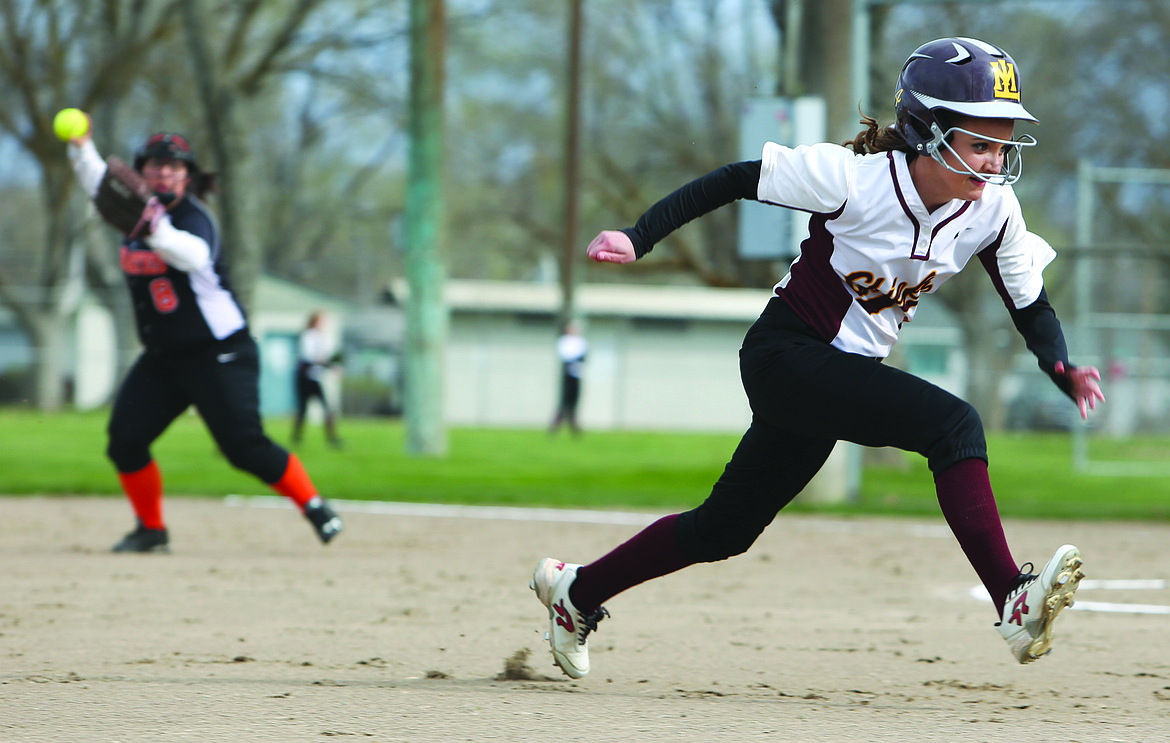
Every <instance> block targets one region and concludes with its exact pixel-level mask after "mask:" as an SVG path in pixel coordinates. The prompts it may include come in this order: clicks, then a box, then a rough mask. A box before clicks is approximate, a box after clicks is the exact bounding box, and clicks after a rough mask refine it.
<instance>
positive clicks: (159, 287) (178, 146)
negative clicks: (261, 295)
mask: <svg viewBox="0 0 1170 743" xmlns="http://www.w3.org/2000/svg"><path fill="white" fill-rule="evenodd" d="M69 158H70V161H71V162H72V164H73V168H74V171H75V172H76V174H77V177H78V179H79V181H80V182H81V184H82V187H83V188H84V189H85V192H86V194H87V195H89V196H90V197H92V196H93V195H94V194H95V193H96V191H97V187H98V183H99V182H100V181H101V178H102V175H103V174H104V173H105V170H106V163H105V162H104V161H103V160H102V158H101V156H100V155H99V154H98V151H97V149H96V148H95V147H94V145H93V141H92V139H91V136H90V133H89V131H88V130H87V132H86V133H85V134H84V135H82V136H80V137H78V138H76V139H73V140H70V142H69ZM134 168H135V169H136V170H138V171H140V172H141V173H142V175H143V177H144V178H145V179H146V181H147V183H148V185H149V186H150V188H151V189H152V190H153V191H154V192H155V194H156V195H157V196H158V197H159V199H160V201H162V203H163V204H165V205H166V214H165V215H163V216H161V217H160V218H158V219H157V220H156V221H155V223H154V226H153V228H152V229H151V231H150V234H149V235H146V236H144V237H140V238H135V239H130V238H128V237H125V236H124V237H123V240H122V245H121V247H120V248H119V250H120V262H121V266H122V271H123V272H124V273H125V275H126V282H127V284H128V285H129V288H130V295H131V299H132V302H133V305H134V318H135V322H136V324H137V329H138V337H139V340H141V342H142V345H143V346H144V347H145V349H144V351H143V353H142V355H141V356H140V357H139V358H138V360H137V361H136V362H135V363H134V365H133V367H132V368H131V369H130V371H129V372H128V373H127V375H126V379H125V380H124V381H123V382H122V386H121V388H120V389H119V391H118V394H117V398H116V399H115V401H114V408H113V412H112V414H111V416H110V421H109V427H108V434H109V444H108V448H107V451H106V453H107V455H108V456H109V458H110V459H111V460H112V461H113V463H114V466H115V467H116V468H117V470H118V477H119V479H120V480H121V483H122V488H123V490H124V491H125V492H126V495H127V497H128V498H129V499H130V503H131V505H132V506H133V508H134V513H135V515H136V516H137V518H138V525H137V527H136V528H135V529H134V530H133V531H131V532H130V533H129V534H127V535H126V536H125V537H124V538H123V539H122V541H120V542H119V543H118V544H116V545H115V546H114V548H113V550H114V551H115V552H155V551H164V552H165V551H167V549H168V541H169V540H168V535H167V528H166V525H165V522H164V520H163V514H162V494H163V487H162V477H161V475H160V473H159V468H158V465H157V464H156V462H155V461H154V458H153V457H152V456H151V453H150V447H151V444H152V443H153V442H154V441H155V439H157V438H158V437H159V436H160V435H162V433H163V431H165V430H166V428H167V426H169V425H170V424H171V422H172V421H173V420H175V418H177V417H178V416H179V415H180V414H181V413H182V412H183V411H185V410H186V409H187V408H188V407H189V406H191V405H194V406H195V409H196V410H197V411H198V412H199V415H200V416H201V417H202V418H203V421H204V423H206V424H207V428H208V429H209V430H210V431H211V435H212V436H213V437H214V438H215V441H216V444H218V446H219V448H220V450H221V451H222V452H223V454H224V456H226V457H227V459H228V461H229V462H230V463H231V464H232V465H234V466H235V467H238V468H240V469H242V470H244V471H246V472H249V473H251V474H253V475H255V476H256V477H258V478H260V479H261V480H263V481H264V482H265V483H267V484H268V485H269V486H271V487H272V488H273V489H274V490H276V492H278V493H280V494H281V495H284V496H287V497H288V498H289V499H291V500H292V501H293V502H294V503H295V504H296V505H297V506H298V507H299V508H300V509H301V511H302V512H303V513H304V514H305V516H306V517H307V518H308V520H309V521H310V522H311V523H312V525H313V527H314V529H315V530H316V532H317V535H318V536H319V537H320V539H321V541H322V542H324V543H328V542H329V540H331V539H332V538H333V537H335V536H336V535H337V534H338V533H339V532H340V531H341V529H342V522H341V519H339V518H338V517H337V514H335V513H334V512H333V510H332V509H331V508H330V507H329V505H328V503H326V502H325V500H324V499H322V498H321V496H320V495H318V493H317V490H316V488H315V487H314V486H313V483H312V481H311V480H310V478H309V475H308V473H307V472H305V469H304V467H303V466H302V465H301V462H300V460H299V459H298V458H297V456H296V455H295V454H292V453H290V452H288V451H286V450H284V449H283V448H281V447H280V446H278V445H277V444H276V443H274V442H273V441H272V440H271V439H269V438H268V437H267V436H266V435H265V433H264V429H263V426H262V424H261V421H260V395H259V376H260V356H259V350H258V348H257V346H256V342H255V341H254V340H253V339H252V336H251V335H250V334H249V331H248V325H247V320H246V318H245V316H244V312H243V309H242V307H241V306H240V304H239V302H238V301H237V300H236V298H235V295H234V294H233V293H232V290H231V285H230V283H229V281H228V277H227V271H226V266H225V265H224V264H223V260H222V250H221V246H220V243H219V229H218V226H217V224H216V222H215V219H214V217H213V216H212V215H211V212H210V211H208V209H207V206H206V205H205V204H204V203H203V201H202V197H203V196H204V195H205V194H206V193H207V192H208V191H210V190H211V189H212V188H213V186H214V176H213V174H210V173H205V172H203V171H202V170H200V168H199V166H198V164H197V162H196V160H195V157H194V155H193V154H192V152H191V147H190V145H189V144H188V142H187V140H186V139H185V138H184V137H182V136H180V135H177V134H165V133H160V134H155V135H154V136H152V137H150V138H149V139H147V140H146V142H145V144H144V145H143V146H142V148H141V149H140V150H139V151H138V152H137V153H136V154H135V157H134Z"/></svg>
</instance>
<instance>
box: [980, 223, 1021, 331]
mask: <svg viewBox="0 0 1170 743" xmlns="http://www.w3.org/2000/svg"><path fill="white" fill-rule="evenodd" d="M1005 232H1007V222H1004V223H1003V227H1000V228H999V234H998V235H996V236H995V240H994V241H992V243H991V244H990V245H988V246H987V247H986V248H984V249H983V250H980V251H979V262H980V263H982V264H983V269H984V270H985V271H987V275H988V276H990V277H991V283H992V284H994V285H995V290H996V291H997V292H999V297H1000V299H1002V300H1003V303H1004V304H1005V305H1007V308H1008V309H1009V310H1014V309H1015V308H1016V306H1015V303H1014V302H1013V301H1012V295H1011V294H1010V293H1009V292H1008V290H1007V286H1006V285H1005V284H1004V283H1003V275H1002V274H1000V272H999V261H998V260H997V259H996V252H997V251H998V250H999V248H1000V246H1001V245H1003V235H1004V233H1005Z"/></svg>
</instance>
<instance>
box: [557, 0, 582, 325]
mask: <svg viewBox="0 0 1170 743" xmlns="http://www.w3.org/2000/svg"><path fill="white" fill-rule="evenodd" d="M581 4H582V0H571V2H570V3H569V70H568V77H569V80H568V86H567V87H568V93H567V95H568V99H567V100H566V102H565V172H564V178H565V194H564V195H565V214H564V219H565V232H564V254H563V255H562V257H561V316H560V325H561V326H562V327H564V325H565V323H567V322H569V321H570V320H572V319H573V311H574V305H575V302H574V286H575V283H576V271H575V270H574V269H575V267H576V263H577V254H578V252H580V249H581V248H580V245H578V244H577V220H578V194H579V172H580V161H581V34H582V25H583V13H582V7H581Z"/></svg>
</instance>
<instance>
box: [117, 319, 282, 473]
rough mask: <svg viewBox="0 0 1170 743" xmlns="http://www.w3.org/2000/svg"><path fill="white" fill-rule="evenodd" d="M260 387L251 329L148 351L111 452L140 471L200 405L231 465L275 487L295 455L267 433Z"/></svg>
mask: <svg viewBox="0 0 1170 743" xmlns="http://www.w3.org/2000/svg"><path fill="white" fill-rule="evenodd" d="M259 387H260V352H259V349H258V348H257V347H256V342H255V341H254V340H252V338H251V336H249V335H248V333H247V331H246V330H242V331H240V332H238V333H236V334H234V335H232V336H229V337H228V338H225V339H224V340H222V341H217V342H215V343H211V344H208V345H206V346H201V347H200V348H198V349H196V350H192V351H188V352H185V353H181V354H152V353H150V352H149V351H148V352H146V353H144V354H143V355H142V356H140V357H139V358H138V360H137V361H135V362H134V366H133V367H131V368H130V371H129V372H128V373H127V375H126V379H125V380H124V381H123V382H122V386H121V388H120V389H119V390H118V395H117V397H116V398H115V400H114V409H113V412H112V414H111V416H110V422H109V425H108V427H107V432H108V434H109V443H108V447H107V449H106V454H107V456H108V457H109V458H110V460H111V461H113V463H114V466H115V467H117V468H118V471H119V472H137V471H138V470H140V469H142V468H143V467H145V466H146V465H147V464H149V463H150V460H151V453H150V446H151V444H153V443H154V441H155V439H157V438H158V437H159V436H161V435H162V433H163V431H165V430H166V429H167V427H168V426H169V425H170V424H171V422H172V421H174V420H175V418H177V417H178V416H179V415H180V414H181V413H182V412H183V411H185V410H186V409H187V408H188V407H189V406H191V405H194V406H195V409H196V411H198V413H199V416H200V417H201V418H203V422H204V423H205V424H206V425H207V428H208V430H209V431H210V432H211V435H212V437H213V438H214V439H215V443H216V444H217V445H218V446H219V449H220V451H222V452H223V454H224V456H225V457H227V460H228V461H229V462H230V463H231V464H232V465H233V466H235V467H238V468H239V469H241V470H244V471H245V472H249V473H251V474H252V475H255V476H256V477H258V478H259V479H261V480H263V481H264V482H265V483H267V484H269V485H271V484H272V483H274V482H277V481H278V480H280V478H281V477H282V476H283V475H284V472H285V469H286V468H287V467H288V451H287V450H285V449H284V448H282V447H281V446H279V445H277V444H276V443H275V442H273V441H272V440H271V439H269V438H268V436H266V435H265V433H264V427H263V424H262V423H261V421H260V390H259Z"/></svg>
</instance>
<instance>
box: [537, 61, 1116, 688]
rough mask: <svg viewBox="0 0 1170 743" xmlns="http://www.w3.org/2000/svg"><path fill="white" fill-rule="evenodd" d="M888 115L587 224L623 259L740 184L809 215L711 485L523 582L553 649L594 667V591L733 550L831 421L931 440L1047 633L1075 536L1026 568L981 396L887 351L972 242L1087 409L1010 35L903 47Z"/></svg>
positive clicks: (1034, 342) (809, 471)
mask: <svg viewBox="0 0 1170 743" xmlns="http://www.w3.org/2000/svg"><path fill="white" fill-rule="evenodd" d="M894 100H895V115H896V121H895V123H894V125H893V126H892V127H889V128H880V127H879V126H878V125H877V123H876V122H875V121H874V120H872V119H870V118H868V117H864V118H863V120H862V123H863V124H865V127H866V128H865V129H864V130H863V131H861V132H860V133H859V134H858V136H857V138H856V139H854V140H853V141H852V142H847V143H846V144H845V145H844V146H837V145H832V144H821V145H816V146H812V147H796V148H788V147H782V146H780V145H777V144H774V143H768V144H766V145H764V149H763V156H762V158H761V159H760V160H756V161H754V162H741V163H735V164H732V165H727V166H724V167H722V168H719V169H718V170H715V171H714V172H712V173H710V174H708V175H706V176H703V177H702V178H699V179H697V180H695V181H693V182H691V183H689V184H687V185H685V186H683V187H682V188H680V189H679V190H677V191H675V192H674V193H672V194H670V195H669V196H667V197H666V198H665V199H663V200H662V201H659V202H658V203H657V204H655V205H654V206H652V207H651V208H650V209H649V210H648V211H647V212H646V213H645V214H643V215H642V217H641V218H640V219H639V220H638V222H637V223H636V224H635V226H634V227H632V228H629V229H624V230H621V231H604V232H602V233H601V234H599V235H598V236H597V237H596V238H594V240H593V242H591V243H590V245H589V249H588V255H589V257H590V258H592V259H593V260H595V261H600V262H612V263H630V262H632V261H634V260H636V259H638V258H641V257H642V256H644V255H645V254H646V253H647V252H649V251H650V249H651V248H652V247H653V246H654V244H655V243H657V242H658V241H660V240H662V239H663V238H664V237H666V236H667V235H668V234H670V233H671V232H672V231H674V230H676V229H678V228H679V227H681V226H682V225H683V224H685V223H687V222H689V221H691V220H692V219H695V218H696V217H699V216H702V215H703V214H706V213H707V212H710V211H712V210H714V209H717V208H719V207H720V206H723V205H725V204H728V203H731V202H733V201H735V200H736V199H752V200H756V201H762V202H766V203H769V204H775V205H778V206H785V207H788V208H792V209H799V210H802V211H805V212H808V213H809V214H810V217H809V221H808V233H809V234H808V237H807V238H806V239H805V240H804V242H803V243H802V244H801V253H800V256H799V257H798V258H797V259H796V260H795V261H794V262H793V263H792V265H791V267H790V270H789V273H788V275H786V276H785V277H784V278H783V279H782V280H781V281H780V282H779V283H778V284H776V286H775V287H774V292H773V297H772V299H771V300H770V301H769V302H768V305H767V307H766V309H765V310H764V312H763V314H762V315H761V317H760V318H759V320H758V321H757V322H756V323H755V324H754V325H753V326H752V328H751V329H750V330H749V331H748V333H747V336H746V337H745V339H744V342H743V347H742V349H741V350H740V371H741V376H742V379H743V385H744V389H745V390H746V392H747V395H748V400H749V402H750V404H751V409H752V422H751V426H750V428H748V430H747V432H746V433H745V434H744V436H743V439H742V440H741V441H740V443H739V446H738V448H736V450H735V453H734V454H733V455H732V458H731V461H730V462H729V463H728V464H727V466H726V468H725V469H724V471H723V475H722V476H721V477H720V478H719V480H718V481H717V482H716V483H715V485H714V488H713V489H712V491H711V494H710V495H709V496H708V497H707V499H706V501H705V502H703V503H702V505H700V506H699V507H697V508H695V509H694V510H692V511H688V512H686V513H682V514H675V515H671V516H666V517H664V518H662V519H660V520H658V521H657V522H655V523H653V524H651V525H650V526H648V527H647V528H646V529H645V530H643V531H642V532H641V533H639V534H637V535H636V536H634V537H633V538H632V539H630V540H629V541H628V542H626V543H624V544H622V545H620V546H618V547H617V548H616V549H614V550H613V551H612V552H610V553H609V554H607V555H605V556H603V557H601V558H600V559H598V560H596V561H594V562H592V563H589V564H586V565H578V564H572V563H566V562H563V561H560V560H556V559H552V558H546V559H544V560H542V561H541V562H540V563H539V564H538V565H537V567H536V570H535V573H534V575H533V579H532V582H531V584H530V587H531V588H532V589H533V590H535V591H536V594H537V596H538V598H539V599H540V601H541V603H543V604H544V605H545V606H546V607H548V615H549V641H550V644H551V646H552V654H553V659H554V662H555V663H556V664H557V665H558V666H560V667H561V669H562V670H563V671H564V672H565V673H566V674H567V675H569V676H571V677H573V678H580V677H583V676H585V675H586V674H587V673H589V650H588V645H587V638H588V635H589V634H590V633H591V632H592V631H594V630H596V629H597V623H598V622H599V621H600V620H601V619H603V618H604V617H606V616H608V612H606V610H605V609H604V608H603V607H602V603H603V602H604V601H606V600H607V599H609V598H610V597H612V596H615V595H617V594H619V593H621V592H622V591H624V590H626V589H628V588H630V587H632V586H635V585H637V584H639V583H642V582H644V581H647V580H650V579H652V578H657V577H659V576H662V575H666V574H668V573H671V572H674V571H676V570H680V569H682V568H685V567H687V566H688V565H693V564H695V563H699V562H714V561H717V560H724V559H726V558H728V557H731V556H733V555H738V554H741V553H743V552H745V551H746V550H747V549H748V548H749V547H750V546H751V544H752V543H753V542H754V541H755V539H756V538H757V537H758V536H759V535H760V533H761V532H762V531H763V530H764V528H765V527H767V525H768V524H769V523H771V521H772V519H773V518H774V517H775V516H776V514H777V512H779V510H780V509H782V508H783V507H784V506H785V505H787V504H788V503H789V502H790V501H791V500H792V499H793V498H794V497H796V495H797V494H798V493H800V491H801V490H802V489H803V488H804V487H805V485H806V484H807V483H808V482H809V480H811V479H812V477H813V475H815V474H816V472H817V470H819V469H820V468H821V466H822V465H823V464H824V462H825V460H826V458H827V457H828V456H829V453H830V451H831V450H832V448H833V446H834V444H835V443H836V442H837V441H838V440H844V441H852V442H855V443H858V444H862V445H865V446H874V447H881V446H893V447H898V448H900V449H904V450H906V451H912V452H918V453H919V454H921V455H923V456H924V457H926V458H927V462H928V463H929V466H930V470H931V472H932V473H933V475H934V481H935V488H936V491H937V494H938V501H939V505H940V506H941V509H942V513H943V516H944V518H945V519H946V521H947V524H948V525H949V526H950V528H951V530H952V531H953V532H954V535H955V537H956V538H957V539H958V542H959V544H960V546H961V547H962V549H963V552H964V553H965V554H966V556H967V559H968V560H969V561H970V563H971V565H972V567H974V568H975V572H976V573H977V574H978V576H979V578H980V580H981V581H982V582H983V585H984V586H985V587H986V588H987V591H988V592H989V593H990V594H991V598H992V601H993V603H994V606H995V610H996V613H997V615H998V618H999V621H998V622H997V627H998V629H999V632H1000V634H1001V635H1002V636H1003V638H1004V639H1005V640H1006V641H1007V643H1008V645H1009V647H1010V649H1011V652H1012V655H1013V657H1015V659H1016V660H1017V661H1019V662H1020V663H1028V662H1030V661H1033V660H1035V659H1036V658H1038V657H1040V656H1041V655H1044V654H1045V653H1047V652H1048V651H1049V646H1050V644H1051V640H1052V623H1053V620H1054V619H1055V618H1056V615H1057V614H1058V613H1059V612H1060V610H1061V609H1063V608H1064V607H1065V606H1068V605H1071V604H1072V601H1073V594H1074V592H1075V590H1076V588H1077V585H1078V583H1079V582H1080V579H1081V578H1082V577H1083V573H1082V571H1081V569H1080V568H1081V557H1080V553H1079V551H1078V550H1077V548H1076V547H1074V546H1072V545H1067V544H1066V545H1064V546H1062V547H1060V548H1059V549H1057V550H1056V553H1055V554H1054V555H1053V557H1052V559H1051V560H1049V561H1048V562H1047V563H1046V564H1045V565H1044V567H1043V568H1042V569H1041V570H1040V571H1039V573H1038V574H1033V573H1032V564H1031V563H1025V564H1024V565H1023V566H1022V567H1020V566H1019V565H1018V564H1017V563H1016V561H1015V559H1013V557H1012V555H1011V552H1010V551H1009V549H1008V545H1007V541H1006V539H1005V538H1004V533H1003V528H1002V526H1001V524H1000V519H999V512H998V510H997V508H996V503H995V498H994V496H993V495H992V490H991V484H990V482H989V480H988V475H987V446H986V442H985V440H984V435H983V426H982V424H981V422H980V419H979V415H978V413H976V411H975V410H974V409H973V408H972V407H971V406H970V405H969V404H968V403H966V402H964V401H963V400H960V399H959V398H957V397H955V396H953V395H951V394H949V393H947V392H945V391H943V390H942V389H939V388H938V387H936V386H934V385H932V384H930V383H928V382H926V381H924V380H922V379H919V378H917V377H915V376H913V375H911V374H908V373H906V372H904V371H901V370H899V369H895V368H892V367H890V366H886V365H884V364H882V363H881V361H882V359H883V358H884V357H885V356H887V355H888V354H889V352H890V348H891V347H892V346H893V344H894V342H895V341H896V340H897V337H898V331H899V330H900V329H901V327H902V324H903V323H904V322H907V321H909V320H910V319H911V318H912V317H913V316H914V311H915V307H916V306H917V304H918V302H919V300H920V299H921V298H922V297H923V296H924V295H926V294H929V293H931V292H933V291H934V290H935V289H937V288H938V287H939V286H941V285H942V284H943V282H945V281H946V280H947V279H949V278H950V277H951V276H953V275H954V274H956V273H958V272H959V271H960V270H961V269H962V268H963V267H964V266H965V265H967V263H968V262H969V261H970V260H971V259H972V258H978V261H979V263H981V264H982V265H983V267H984V269H986V271H987V273H988V274H989V275H990V277H991V280H992V283H993V284H994V285H995V287H996V289H997V291H998V292H999V295H1000V297H1001V298H1002V299H1003V302H1004V304H1005V305H1006V306H1007V310H1008V312H1009V314H1010V315H1011V317H1012V320H1013V322H1014V324H1015V326H1016V328H1017V329H1018V330H1019V332H1020V333H1021V334H1022V335H1023V337H1024V339H1025V340H1026V342H1027V345H1028V348H1029V349H1030V350H1031V351H1032V353H1033V354H1035V356H1036V358H1037V359H1038V361H1039V364H1040V368H1041V369H1043V370H1044V371H1045V372H1047V374H1048V375H1049V376H1050V377H1051V378H1052V380H1053V382H1055V383H1056V385H1057V386H1058V387H1060V388H1061V389H1062V390H1064V392H1065V393H1067V394H1068V395H1069V397H1071V398H1072V400H1073V401H1074V402H1075V403H1076V404H1077V406H1078V407H1079V408H1080V412H1081V415H1082V417H1085V416H1087V414H1088V409H1089V408H1095V407H1096V403H1097V401H1098V400H1104V399H1105V398H1104V396H1103V395H1102V394H1101V391H1100V388H1099V386H1098V380H1099V379H1100V375H1099V374H1098V373H1097V370H1096V369H1094V368H1092V367H1079V368H1078V367H1075V366H1073V365H1072V364H1070V363H1069V359H1068V352H1067V350H1066V347H1065V341H1064V336H1063V333H1062V331H1061V327H1060V323H1059V321H1058V320H1057V318H1056V314H1055V312H1054V311H1053V309H1052V307H1051V306H1050V305H1049V303H1048V298H1047V296H1046V294H1045V291H1044V283H1043V278H1042V275H1041V272H1042V270H1043V269H1044V267H1045V266H1046V265H1048V263H1049V262H1050V261H1051V260H1052V259H1053V258H1054V257H1055V253H1054V251H1053V250H1052V248H1051V247H1049V245H1048V244H1047V243H1046V242H1045V241H1044V240H1043V239H1041V238H1040V237H1038V236H1036V235H1034V234H1032V233H1030V232H1028V231H1027V229H1026V227H1025V225H1024V220H1023V218H1022V216H1021V214H1020V205H1019V202H1018V201H1017V200H1016V196H1015V193H1014V192H1013V190H1012V187H1011V184H1012V183H1014V182H1015V181H1016V180H1017V179H1018V178H1019V175H1020V162H1021V161H1020V155H1021V150H1022V148H1024V147H1026V146H1031V145H1034V144H1035V140H1034V139H1033V138H1031V137H1029V136H1024V137H1021V138H1019V139H1013V130H1014V126H1015V122H1016V121H1031V122H1035V121H1036V119H1034V118H1033V117H1032V115H1031V114H1029V113H1028V111H1027V110H1025V109H1024V107H1023V105H1022V104H1021V99H1020V75H1019V71H1018V70H1017V69H1016V66H1015V63H1014V61H1013V60H1012V58H1011V57H1010V56H1008V54H1007V53H1006V52H1004V51H1003V50H1002V49H999V48H997V47H995V46H992V45H990V44H986V43H984V42H982V41H977V40H975V39H968V38H948V39H940V40H937V41H932V42H930V43H928V44H925V45H924V46H922V47H920V48H919V49H917V50H916V51H915V52H914V53H913V54H912V55H910V58H909V59H908V60H907V61H906V63H905V65H904V66H903V68H902V72H901V75H900V77H899V79H898V85H897V91H896V93H895V99H894Z"/></svg>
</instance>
